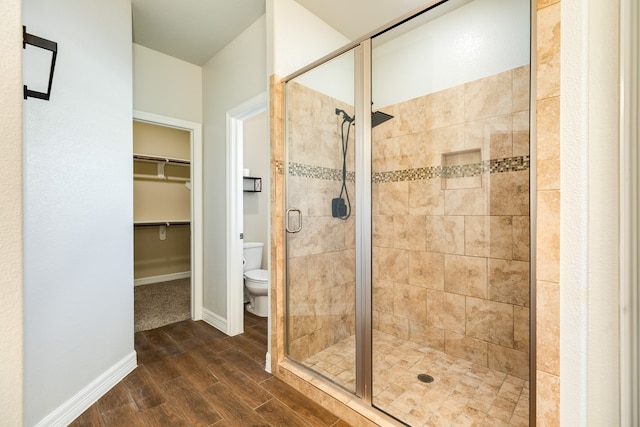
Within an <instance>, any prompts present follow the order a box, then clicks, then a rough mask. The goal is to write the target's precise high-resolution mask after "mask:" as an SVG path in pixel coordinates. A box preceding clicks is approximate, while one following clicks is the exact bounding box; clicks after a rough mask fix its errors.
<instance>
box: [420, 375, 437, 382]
mask: <svg viewBox="0 0 640 427" xmlns="http://www.w3.org/2000/svg"><path fill="white" fill-rule="evenodd" d="M418 379H419V380H420V381H422V382H423V383H432V382H433V377H432V376H431V375H427V374H419V375H418Z"/></svg>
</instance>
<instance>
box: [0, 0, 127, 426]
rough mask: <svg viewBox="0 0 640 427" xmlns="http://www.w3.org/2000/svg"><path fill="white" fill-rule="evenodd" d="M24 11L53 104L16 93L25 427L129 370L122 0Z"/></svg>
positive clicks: (37, 4) (32, 1)
mask: <svg viewBox="0 0 640 427" xmlns="http://www.w3.org/2000/svg"><path fill="white" fill-rule="evenodd" d="M3 14H4V12H3ZM23 14H24V16H23V18H24V23H25V25H27V28H28V30H29V31H30V32H32V33H34V34H36V35H39V36H42V37H44V38H48V39H51V40H54V41H56V42H57V43H58V48H59V54H58V61H57V64H56V71H55V76H54V81H53V91H52V95H51V101H48V102H47V101H42V100H37V99H29V100H27V101H25V102H24V166H23V167H24V178H25V183H24V299H25V326H24V328H25V379H24V381H25V383H24V386H25V424H26V425H28V426H32V425H35V424H37V423H39V422H41V421H42V420H43V419H45V417H48V418H46V419H45V420H44V421H42V424H46V425H50V424H52V423H53V422H54V421H56V420H58V421H60V420H61V419H62V420H64V419H65V418H64V415H65V414H68V412H67V411H71V412H73V411H72V409H74V408H73V405H74V404H80V403H87V402H86V401H81V399H80V397H79V395H82V394H83V393H87V388H91V387H94V386H96V382H101V381H102V382H106V383H108V382H109V381H113V380H115V381H117V380H119V379H120V378H121V376H123V375H124V374H126V373H127V370H130V369H133V367H135V353H134V344H133V256H132V248H133V227H132V218H133V205H132V180H131V174H132V161H131V152H132V147H131V144H132V142H131V138H132V130H131V127H132V125H131V117H132V105H131V99H132V89H131V87H132V78H131V75H132V65H131V62H132V60H131V58H132V52H131V2H130V1H129V0H112V1H109V2H79V1H74V0H59V1H56V2H51V1H47V0H23ZM28 67H29V64H28V63H26V62H25V78H28V77H29V73H30V72H32V71H33V70H29V69H28ZM110 375H112V376H110ZM88 403H91V402H88ZM75 409H78V408H75Z"/></svg>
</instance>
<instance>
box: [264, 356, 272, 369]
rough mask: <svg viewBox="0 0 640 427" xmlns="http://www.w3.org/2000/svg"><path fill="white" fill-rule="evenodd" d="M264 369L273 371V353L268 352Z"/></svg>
mask: <svg viewBox="0 0 640 427" xmlns="http://www.w3.org/2000/svg"><path fill="white" fill-rule="evenodd" d="M264 370H265V371H267V372H269V373H271V353H269V352H267V356H266V357H265V361H264Z"/></svg>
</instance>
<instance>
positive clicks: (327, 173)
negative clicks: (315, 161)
mask: <svg viewBox="0 0 640 427" xmlns="http://www.w3.org/2000/svg"><path fill="white" fill-rule="evenodd" d="M289 175H291V176H300V177H303V178H314V179H324V180H327V181H341V180H342V170H341V169H333V168H325V167H322V166H312V165H304V164H302V163H295V162H289ZM355 180H356V173H355V172H353V171H351V172H350V171H347V181H350V182H354V181H355Z"/></svg>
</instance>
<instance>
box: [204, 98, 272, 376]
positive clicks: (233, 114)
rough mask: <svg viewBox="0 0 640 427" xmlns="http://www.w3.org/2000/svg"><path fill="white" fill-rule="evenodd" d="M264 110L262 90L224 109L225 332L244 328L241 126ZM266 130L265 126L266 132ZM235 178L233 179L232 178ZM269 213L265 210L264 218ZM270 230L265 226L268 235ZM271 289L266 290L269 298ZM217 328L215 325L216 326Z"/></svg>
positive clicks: (263, 185) (266, 247)
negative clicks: (225, 199)
mask: <svg viewBox="0 0 640 427" xmlns="http://www.w3.org/2000/svg"><path fill="white" fill-rule="evenodd" d="M266 110H267V94H266V92H265V93H262V94H260V95H258V96H256V97H254V98H251V99H249V100H247V101H246V102H244V103H242V104H240V105H238V106H237V107H235V108H233V109H231V110H229V111H228V112H227V177H228V179H227V260H228V263H227V277H228V278H229V282H228V285H227V286H228V287H227V323H226V325H221V326H223V327H224V326H226V328H224V329H221V330H223V331H224V332H225V333H227V334H228V335H231V336H233V335H237V334H240V333H242V332H243V331H244V292H243V289H244V281H243V268H242V264H243V241H244V240H243V238H244V234H243V233H244V224H243V212H244V194H245V193H244V191H243V185H244V182H243V181H245V180H244V179H242V178H243V176H244V169H246V168H245V167H244V155H243V153H244V133H245V132H244V125H245V122H246V121H248V120H250V119H252V118H254V117H256V116H258V115H259V114H261V113H263V112H265V111H266ZM266 132H267V129H265V133H266ZM234 177H236V179H234ZM260 178H261V188H265V189H266V188H269V177H268V176H264V177H260ZM268 215H269V212H267V217H268ZM269 233H270V230H269V229H267V235H269ZM264 251H265V252H266V259H267V261H266V265H269V258H270V250H269V245H268V244H267V242H265V245H264ZM270 294H271V292H270V291H269V295H268V296H269V298H270ZM216 327H217V326H216ZM219 329H220V328H219ZM270 346H271V316H270V311H269V315H268V345H267V354H266V369H267V370H268V371H269V370H270V366H271V363H270V360H271V357H270V349H271V347H270Z"/></svg>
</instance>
